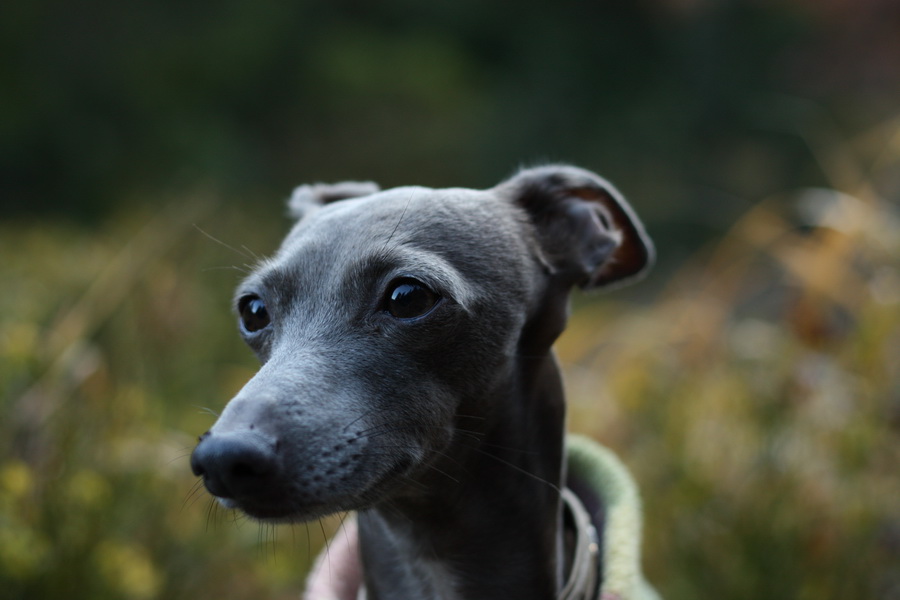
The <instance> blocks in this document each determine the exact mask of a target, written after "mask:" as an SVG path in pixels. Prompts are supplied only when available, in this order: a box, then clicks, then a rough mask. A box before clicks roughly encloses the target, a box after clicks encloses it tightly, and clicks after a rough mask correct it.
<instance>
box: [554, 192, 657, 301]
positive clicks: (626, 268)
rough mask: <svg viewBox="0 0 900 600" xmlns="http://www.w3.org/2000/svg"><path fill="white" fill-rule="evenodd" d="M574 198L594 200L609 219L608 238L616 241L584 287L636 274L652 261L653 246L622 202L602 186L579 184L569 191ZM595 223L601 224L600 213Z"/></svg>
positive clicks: (597, 285) (620, 279) (609, 282)
mask: <svg viewBox="0 0 900 600" xmlns="http://www.w3.org/2000/svg"><path fill="white" fill-rule="evenodd" d="M568 193H569V194H571V195H572V196H574V197H576V198H580V199H582V200H586V201H588V202H596V203H598V204H600V205H601V206H602V207H603V211H604V213H605V214H606V215H607V216H608V217H609V219H610V220H611V222H612V223H611V226H612V231H610V232H609V233H610V237H612V238H613V239H614V240H615V241H616V242H617V245H616V248H615V250H613V252H612V254H611V255H610V256H609V257H608V258H607V259H606V260H605V261H604V262H603V264H602V265H600V268H599V269H597V270H596V271H594V274H593V276H592V277H591V278H590V280H589V281H588V282H587V283H586V284H585V285H583V286H582V287H584V288H586V289H587V288H593V287H600V286H604V285H609V284H611V283H615V282H617V281H623V280H627V279H630V278H632V277H634V276H636V275H639V274H640V273H641V272H642V271H644V270H645V269H646V268H647V267H649V266H650V264H651V263H652V262H653V245H652V243H651V242H650V239H649V238H648V237H647V235H646V233H644V228H643V225H641V222H640V220H638V218H637V216H636V215H635V214H634V213H633V212H632V211H631V209H630V208H629V207H627V205H625V204H624V202H623V201H620V200H619V199H618V198H617V197H616V196H615V195H614V194H613V193H611V192H610V191H609V190H606V189H603V188H592V187H580V188H574V189H571V190H568ZM597 220H598V223H597V226H598V227H602V224H601V223H600V222H599V221H600V216H599V215H598V216H597Z"/></svg>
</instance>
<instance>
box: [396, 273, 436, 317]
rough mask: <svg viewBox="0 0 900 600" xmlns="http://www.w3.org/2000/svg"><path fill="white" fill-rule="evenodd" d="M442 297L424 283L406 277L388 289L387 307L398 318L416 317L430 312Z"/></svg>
mask: <svg viewBox="0 0 900 600" xmlns="http://www.w3.org/2000/svg"><path fill="white" fill-rule="evenodd" d="M440 299H441V297H440V296H438V295H437V294H436V293H435V292H433V291H431V290H430V289H429V288H428V287H426V286H425V284H424V283H421V282H419V281H416V280H415V279H409V278H404V279H401V280H399V281H397V282H396V283H395V284H394V285H393V286H392V287H391V289H390V290H389V291H388V295H387V298H386V307H385V308H386V310H387V312H389V313H390V314H391V315H392V316H394V317H397V318H398V319H415V318H416V317H421V316H423V315H426V314H428V313H429V312H430V311H431V309H432V308H434V307H435V305H437V303H438V302H439V301H440Z"/></svg>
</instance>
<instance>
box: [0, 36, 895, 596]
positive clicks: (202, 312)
mask: <svg viewBox="0 0 900 600" xmlns="http://www.w3.org/2000/svg"><path fill="white" fill-rule="evenodd" d="M384 51H385V52H392V51H393V50H391V49H385V50H384ZM423 51H424V50H423ZM335 60H336V61H340V60H341V59H340V58H338V57H336V58H335ZM346 77H356V75H354V74H352V73H350V74H346ZM898 123H900V122H898V121H894V122H890V123H886V124H884V125H882V126H880V127H878V128H876V129H875V130H873V131H870V132H867V133H866V134H865V135H861V136H859V138H858V139H855V140H852V141H850V142H846V143H841V144H834V145H825V146H822V147H818V148H817V152H818V155H819V156H821V157H822V158H821V161H822V165H823V170H825V171H826V172H827V173H829V176H831V177H832V179H833V182H832V187H831V188H830V189H818V190H801V191H798V192H796V193H791V194H787V195H785V197H781V198H775V199H771V200H766V201H763V202H760V203H759V204H757V205H756V206H755V207H753V208H752V209H751V210H749V211H748V212H747V213H746V214H745V215H744V216H743V217H742V218H741V219H740V220H738V222H737V223H736V224H735V225H734V226H733V228H732V229H731V230H730V231H729V232H728V233H727V234H726V235H724V236H723V237H722V238H721V239H719V240H718V241H717V242H716V243H714V244H713V245H711V246H710V247H709V248H708V249H707V250H706V251H704V252H702V253H700V254H698V255H697V256H695V257H694V258H692V259H691V260H690V261H688V262H687V263H686V264H685V265H684V266H683V267H682V268H681V269H680V270H679V271H677V272H676V273H675V274H674V275H672V276H671V277H669V279H668V282H667V285H666V286H665V289H663V290H662V291H661V292H660V293H659V294H658V295H657V296H656V297H655V298H654V299H652V300H648V301H646V302H644V303H641V304H637V305H628V306H626V305H625V304H624V303H623V302H622V300H621V299H622V298H623V296H622V295H621V294H618V293H616V294H611V295H608V296H604V297H603V298H602V300H601V299H596V300H589V299H585V298H578V299H577V303H576V304H577V306H576V310H575V311H574V314H573V317H572V321H571V324H570V327H569V329H568V330H567V332H566V334H565V335H564V337H563V339H562V340H561V341H560V343H559V345H558V349H559V353H560V356H561V359H562V362H563V364H564V367H565V369H566V371H567V373H566V377H567V382H568V388H569V398H570V405H571V417H570V421H571V426H572V428H573V429H575V430H578V431H582V432H585V433H589V434H591V435H593V436H594V437H596V438H597V439H599V440H601V441H602V442H604V443H606V444H608V445H610V446H611V447H613V448H614V449H616V450H617V451H618V452H619V453H620V454H621V456H622V457H623V459H624V460H625V462H626V463H627V464H628V465H629V466H630V467H631V468H632V469H633V470H634V473H635V476H636V478H637V479H638V481H639V483H640V486H641V489H642V491H643V494H644V498H645V508H646V512H647V523H646V532H645V549H646V557H645V564H646V568H647V571H648V573H649V576H650V578H651V580H652V581H654V582H655V583H656V584H657V585H658V586H659V587H660V588H661V590H662V592H663V593H664V595H665V596H666V597H668V598H696V597H719V598H736V599H740V598H760V597H776V598H823V597H842V598H857V597H878V598H889V597H897V591H898V589H900V587H898V586H900V578H898V571H897V565H898V564H900V503H898V502H897V499H898V498H900V480H898V478H897V473H898V472H900V444H898V432H900V429H898V428H900V372H898V365H900V310H898V308H900V233H898V232H900V228H898V214H897V206H896V204H890V203H889V202H887V201H886V196H887V195H890V194H891V192H890V190H891V189H893V188H892V186H896V180H895V179H892V178H891V173H896V169H897V168H898V167H900V147H898V145H897V140H898V139H900V137H898V133H900V125H898ZM838 190H839V191H838ZM162 204H163V207H162V208H161V209H156V212H155V213H153V212H150V211H143V212H138V213H134V212H133V211H132V212H131V213H129V214H123V215H120V216H118V217H115V218H112V219H110V220H109V222H108V223H107V225H105V226H103V227H102V228H99V229H97V230H94V231H86V230H83V229H80V228H76V227H72V226H67V225H63V224H59V223H46V222H41V223H33V224H30V225H28V224H12V223H7V224H6V225H4V226H3V227H2V230H0V256H2V257H3V260H2V261H0V282H2V285H3V289H4V293H3V294H0V386H2V387H0V408H2V411H3V415H4V418H3V419H2V420H0V444H2V445H0V448H2V453H0V589H2V590H3V597H4V598H10V599H17V600H18V599H26V598H27V599H31V598H91V599H92V600H96V599H101V600H102V599H104V598H125V599H135V600H143V599H150V598H166V599H169V598H198V597H202V598H296V597H297V595H298V594H299V590H300V589H301V587H302V579H303V572H304V570H305V569H306V568H307V567H308V565H309V561H310V558H311V557H312V556H314V555H315V554H316V552H317V551H318V549H319V548H320V546H321V545H322V543H323V534H324V533H326V532H328V531H330V530H332V529H333V528H334V526H335V523H334V522H330V521H329V522H326V523H324V524H316V523H314V524H311V525H310V526H309V527H306V526H294V527H293V528H288V527H279V528H271V527H259V526H258V525H257V524H255V523H252V522H248V521H246V520H244V519H242V518H240V517H237V516H236V515H233V514H227V512H226V511H223V510H221V509H217V508H216V505H215V504H214V503H212V502H211V501H210V500H209V498H208V496H207V495H206V493H205V492H204V491H202V489H201V488H200V487H199V486H198V485H197V481H196V479H195V478H194V477H192V476H191V474H190V473H189V466H188V455H189V452H190V450H191V448H192V447H193V444H194V441H195V437H196V435H197V434H199V433H200V432H202V431H204V430H205V429H206V428H207V427H208V426H209V425H210V424H211V423H212V421H213V419H214V417H213V415H212V413H214V412H215V411H216V410H219V409H220V408H221V406H223V405H224V402H225V401H226V400H227V399H228V398H229V397H231V395H232V394H233V393H234V392H235V391H236V390H237V389H239V387H240V386H241V385H242V383H243V382H244V381H246V379H247V378H249V377H250V376H251V374H252V373H253V372H254V369H255V366H256V365H255V363H254V360H253V359H252V357H251V356H250V353H249V351H247V350H246V349H245V348H243V347H242V345H241V343H240V341H239V339H238V336H237V334H236V333H235V331H234V323H233V317H232V315H231V314H230V306H229V299H230V296H231V292H232V287H233V285H234V284H235V282H236V281H237V279H238V277H239V276H240V274H241V273H240V271H242V270H244V268H245V265H246V264H252V263H254V262H255V261H256V255H264V254H266V253H268V252H270V251H271V250H272V249H273V248H274V245H275V243H276V242H277V241H278V239H279V238H280V236H281V235H282V234H283V232H284V229H285V227H286V226H287V224H286V223H280V222H278V218H279V213H280V212H281V209H280V208H279V205H278V204H277V202H276V201H270V200H268V199H267V200H265V203H262V202H261V203H259V204H258V205H259V206H263V205H264V206H266V207H267V208H266V209H265V210H264V211H255V212H253V213H251V212H249V211H248V210H247V209H241V210H238V209H234V208H228V207H227V205H226V204H225V203H224V202H222V201H221V200H220V199H218V198H217V197H215V196H214V195H211V194H184V195H182V196H179V197H177V198H173V199H171V200H170V201H168V202H163V203H162ZM785 206H791V207H798V210H799V212H797V213H796V214H793V215H792V214H788V213H786V212H785V210H784V208H783V207H785ZM639 208H640V206H639ZM256 212H264V213H266V214H268V215H271V217H270V218H269V220H267V221H261V220H259V219H258V218H257V214H256ZM251 222H252V226H248V223H251ZM195 223H196V224H198V227H193V226H192V225H193V224H195ZM205 232H208V233H205ZM214 238H215V239H214ZM216 239H218V240H222V243H219V242H217V241H216ZM248 248H249V249H248ZM250 249H252V250H250ZM663 250H664V251H665V249H663ZM655 277H656V278H661V277H666V274H665V273H662V274H657V275H656V276H655ZM650 283H652V280H651V282H650ZM645 285H648V284H645ZM657 287H658V286H657ZM617 302H618V303H617Z"/></svg>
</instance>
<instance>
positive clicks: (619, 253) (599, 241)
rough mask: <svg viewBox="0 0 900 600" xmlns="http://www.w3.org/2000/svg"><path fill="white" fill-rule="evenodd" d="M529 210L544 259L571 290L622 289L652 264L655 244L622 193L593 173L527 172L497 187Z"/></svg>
mask: <svg viewBox="0 0 900 600" xmlns="http://www.w3.org/2000/svg"><path fill="white" fill-rule="evenodd" d="M495 189H496V191H497V192H498V193H501V194H505V195H507V196H508V197H510V198H511V200H512V201H514V202H516V203H518V204H519V206H521V207H522V208H524V209H525V211H526V212H527V213H528V216H529V217H530V219H531V223H532V224H533V225H534V228H535V233H536V237H537V241H538V243H539V245H540V247H541V248H540V250H541V253H542V256H543V257H544V260H545V261H546V262H547V264H548V266H549V267H550V269H551V270H552V272H553V273H554V274H556V275H559V276H562V277H564V278H568V279H570V284H571V285H578V286H580V287H582V288H584V289H591V288H596V287H602V286H609V285H610V284H614V283H615V284H622V283H626V282H628V281H631V280H633V279H635V278H637V277H639V276H641V275H642V274H643V273H644V272H645V271H646V270H647V269H648V268H649V267H650V265H651V264H652V263H653V260H654V249H653V243H652V242H651V241H650V238H649V237H648V236H647V234H646V233H645V232H644V226H643V224H642V223H641V221H640V219H638V217H637V215H635V213H634V211H633V210H632V209H631V207H630V206H629V205H628V203H627V202H626V201H625V199H624V198H622V196H621V195H620V194H619V192H618V191H617V190H616V189H615V188H614V187H613V186H612V185H611V184H610V183H608V182H607V181H606V180H604V179H603V178H601V177H600V176H598V175H595V174H594V173H591V172H590V171H585V170H583V169H579V168H576V167H570V166H565V165H553V166H545V167H538V168H536V169H527V170H524V171H521V172H519V173H518V174H517V175H515V176H514V177H512V178H511V179H509V180H507V181H505V182H503V183H501V184H500V185H499V186H497V188H495Z"/></svg>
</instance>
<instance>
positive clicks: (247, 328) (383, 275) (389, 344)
mask: <svg viewBox="0 0 900 600" xmlns="http://www.w3.org/2000/svg"><path fill="white" fill-rule="evenodd" d="M290 208H291V211H292V213H293V214H294V216H295V217H296V218H297V219H298V220H297V223H296V225H295V226H294V228H293V229H292V231H291V232H290V233H289V234H288V236H287V237H286V238H285V240H284V242H283V244H282V246H281V248H280V249H279V251H278V252H277V253H276V255H275V256H274V257H273V258H271V259H269V260H267V261H265V262H263V263H262V264H261V265H260V266H259V267H258V268H257V269H256V270H255V271H254V273H253V274H251V275H250V276H249V277H248V278H247V279H246V280H245V281H244V282H243V283H242V284H241V285H240V287H239V288H238V291H237V294H236V300H235V307H236V311H237V313H238V317H239V319H238V320H239V327H240V331H241V334H242V336H243V337H244V339H245V340H246V342H247V343H248V344H249V345H250V347H251V348H252V349H253V350H254V352H256V354H257V355H258V357H259V358H260V360H261V362H262V363H263V365H262V368H261V369H260V371H259V372H258V373H257V374H256V376H254V377H253V379H251V380H250V381H249V382H248V383H247V385H246V386H245V387H244V388H243V389H242V390H241V391H240V392H239V393H238V395H237V396H236V397H235V398H234V399H232V400H231V402H230V403H229V404H228V406H226V408H225V410H224V411H223V413H222V415H221V417H220V418H219V420H218V421H217V422H216V424H215V425H214V426H213V428H212V429H211V430H210V431H209V432H207V433H206V434H204V436H203V437H202V438H201V442H200V444H199V445H198V447H197V449H196V450H195V452H194V455H193V457H192V467H193V469H194V471H195V473H196V474H198V475H202V476H203V477H204V481H205V483H206V486H207V488H208V489H209V490H210V492H212V493H213V494H214V495H216V496H218V497H219V498H220V499H221V500H222V502H223V503H224V504H225V505H226V506H229V507H234V508H239V509H242V510H244V511H245V512H246V513H248V514H250V515H251V516H255V517H258V518H267V519H276V520H303V519H308V518H313V517H316V516H320V515H323V514H327V513H331V512H335V511H338V510H349V509H358V508H363V507H367V506H372V505H374V504H376V503H378V502H380V501H382V500H385V499H387V498H390V497H394V496H396V495H398V494H406V493H418V492H420V491H421V487H422V484H421V481H419V480H418V478H419V477H420V476H421V475H423V474H424V473H430V474H433V473H434V464H435V460H436V458H437V457H440V456H445V455H446V451H447V449H448V448H450V447H451V445H452V444H454V443H456V442H457V441H458V440H459V438H460V436H461V435H465V434H464V433H463V432H462V431H463V430H464V429H466V428H465V427H461V426H460V419H482V420H483V419H488V418H489V417H490V416H491V414H492V410H494V409H495V407H492V405H491V399H492V398H494V397H497V396H501V395H504V394H506V395H508V394H509V388H510V381H511V379H512V378H513V377H514V376H515V369H516V368H517V365H516V361H517V357H519V356H522V355H524V354H529V355H532V356H533V355H534V354H535V353H541V352H543V353H547V352H549V348H550V345H551V344H552V342H553V340H554V339H555V337H556V336H557V335H558V334H559V332H560V331H561V330H562V327H563V324H564V321H565V304H566V298H567V294H568V291H569V289H570V288H571V287H573V286H580V287H582V288H594V287H603V286H608V285H611V284H616V283H619V282H622V281H626V280H629V279H633V278H635V277H637V276H638V275H640V274H641V273H642V272H643V271H644V270H645V269H646V268H647V266H648V265H649V263H650V262H651V260H652V256H653V250H652V246H651V245H650V242H649V240H648V238H647V237H646V235H645V234H644V231H643V228H642V226H641V224H640V222H639V221H638V220H637V218H636V217H635V216H634V214H633V212H632V211H631V209H630V208H629V206H628V205H627V204H626V203H625V201H624V200H623V199H622V198H621V197H620V196H619V194H618V193H617V192H616V191H615V189H614V188H612V186H610V185H609V184H608V183H607V182H605V181H604V180H602V179H601V178H599V177H598V176H596V175H594V174H592V173H590V172H588V171H584V170H580V169H576V168H573V167H564V166H559V167H542V168H538V169H532V170H526V171H522V172H520V173H519V174H517V175H516V176H514V177H513V178H511V179H509V180H507V181H505V182H503V183H501V184H500V185H498V186H497V187H495V188H492V189H489V190H470V189H444V190H432V189H428V188H419V187H404V188H396V189H391V190H386V191H378V188H377V186H375V185H374V184H369V183H345V184H338V185H333V186H331V185H315V186H303V187H301V188H298V189H297V190H296V191H295V193H294V195H293V197H292V199H291V201H290ZM536 323H538V324H540V325H539V326H536V325H535V324H536ZM525 346H527V352H525V351H523V348H524V347H525ZM560 426H561V424H560Z"/></svg>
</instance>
